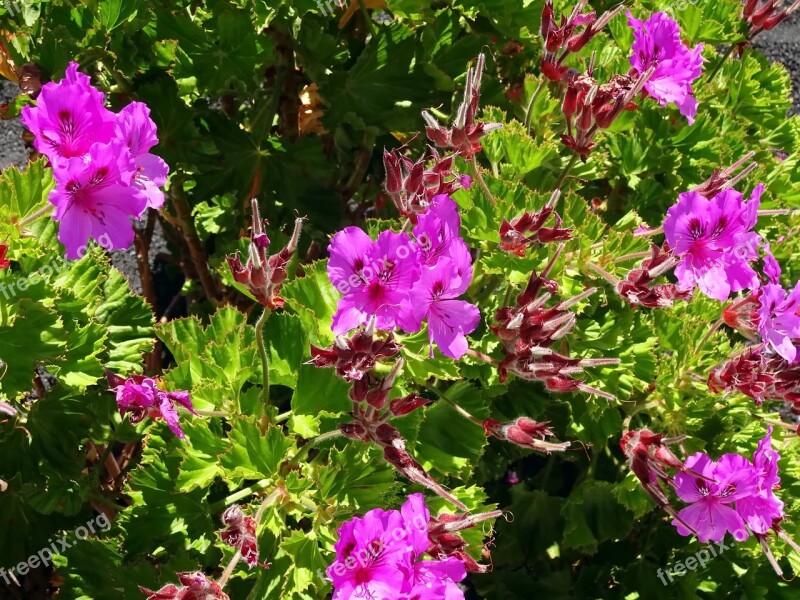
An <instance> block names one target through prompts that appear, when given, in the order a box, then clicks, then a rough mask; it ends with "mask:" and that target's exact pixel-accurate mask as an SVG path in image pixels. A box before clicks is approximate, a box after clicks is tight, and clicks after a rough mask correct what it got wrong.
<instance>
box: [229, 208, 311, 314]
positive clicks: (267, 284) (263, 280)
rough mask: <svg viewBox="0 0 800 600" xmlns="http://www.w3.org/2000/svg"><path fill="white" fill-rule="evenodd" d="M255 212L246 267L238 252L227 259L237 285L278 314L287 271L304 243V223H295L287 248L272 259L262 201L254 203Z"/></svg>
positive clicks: (282, 301) (298, 221)
mask: <svg viewBox="0 0 800 600" xmlns="http://www.w3.org/2000/svg"><path fill="white" fill-rule="evenodd" d="M252 210H253V225H252V236H251V238H250V246H249V252H248V256H247V261H246V262H245V263H242V260H241V258H240V257H239V253H238V252H237V253H236V254H235V255H234V256H228V257H227V260H228V266H229V267H230V269H231V273H232V274H233V279H234V281H236V283H239V284H241V285H243V286H245V287H246V288H247V291H248V292H250V293H251V294H252V295H253V296H254V297H255V299H256V300H258V301H259V302H260V303H261V304H262V305H263V306H266V307H267V308H269V309H270V310H275V309H276V308H281V307H282V306H283V305H284V300H283V298H281V297H280V291H281V286H282V285H283V281H284V280H285V279H286V267H287V266H288V264H289V261H290V260H291V259H292V255H293V254H294V251H295V249H296V248H297V242H298V240H299V239H300V230H301V228H302V225H303V219H299V218H298V219H295V222H294V231H293V232H292V237H291V238H290V239H289V242H288V243H287V244H286V246H284V247H283V249H282V250H281V251H280V252H278V253H277V254H274V255H272V256H268V255H267V248H269V238H268V237H267V234H266V233H264V225H265V222H264V221H262V220H261V216H260V214H259V212H258V200H256V199H255V198H254V199H253V200H252Z"/></svg>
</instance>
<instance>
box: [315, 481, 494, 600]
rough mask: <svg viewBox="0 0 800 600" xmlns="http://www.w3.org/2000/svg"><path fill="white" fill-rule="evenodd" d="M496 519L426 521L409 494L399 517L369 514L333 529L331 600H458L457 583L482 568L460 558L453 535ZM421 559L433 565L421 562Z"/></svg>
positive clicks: (461, 545) (420, 503) (417, 499)
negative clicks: (431, 557) (481, 522)
mask: <svg viewBox="0 0 800 600" xmlns="http://www.w3.org/2000/svg"><path fill="white" fill-rule="evenodd" d="M497 516H499V513H498V512H491V513H485V514H482V515H440V517H438V518H431V515H430V511H429V510H428V507H427V506H426V505H425V498H424V496H423V495H422V494H411V495H410V496H409V497H408V500H407V501H406V502H405V503H404V504H403V506H402V507H401V508H400V510H399V511H398V510H388V511H386V510H382V509H380V508H375V509H373V510H371V511H369V512H367V513H366V514H365V515H364V516H363V517H354V518H353V519H351V520H350V521H347V522H345V523H344V524H342V526H341V527H340V528H339V531H338V534H339V540H338V541H337V542H336V544H335V545H334V548H335V550H336V560H335V561H334V562H333V564H331V566H329V567H328V569H327V573H328V576H329V577H330V578H331V580H332V581H333V587H334V592H333V598H334V600H348V599H350V598H396V599H397V600H439V599H441V598H447V599H448V600H457V599H462V600H463V598H464V592H463V591H462V590H461V588H460V587H459V586H458V585H457V582H459V581H461V580H462V579H464V578H465V577H466V575H467V571H468V570H472V571H483V570H485V568H483V567H482V566H481V565H479V564H478V563H477V562H476V561H475V560H474V559H473V558H471V557H470V556H469V555H468V554H467V553H466V551H465V547H466V542H464V540H463V539H461V538H460V537H459V536H458V535H455V533H454V532H456V531H460V530H463V529H466V528H468V527H472V526H474V525H475V524H477V523H478V522H479V521H482V520H486V519H492V518H496V517H497ZM426 553H427V554H429V555H431V556H433V557H434V558H435V559H436V560H422V559H423V556H424V555H425V554H426ZM470 567H472V568H471V569H470Z"/></svg>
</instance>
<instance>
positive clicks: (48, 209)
mask: <svg viewBox="0 0 800 600" xmlns="http://www.w3.org/2000/svg"><path fill="white" fill-rule="evenodd" d="M52 211H53V206H52V205H51V204H48V205H47V206H43V207H42V208H40V209H39V210H37V211H36V212H34V213H31V214H29V215H28V216H27V217H25V218H24V219H22V220H20V222H19V226H20V227H25V226H26V225H28V224H30V223H33V222H34V221H35V220H36V219H38V218H39V217H43V216H44V215H46V214H47V213H49V212H52Z"/></svg>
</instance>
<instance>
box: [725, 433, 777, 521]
mask: <svg viewBox="0 0 800 600" xmlns="http://www.w3.org/2000/svg"><path fill="white" fill-rule="evenodd" d="M779 460H780V454H778V452H777V451H775V450H773V449H772V427H768V428H767V435H766V436H764V438H763V439H762V440H761V441H759V442H758V448H757V449H756V451H755V453H754V454H753V470H754V472H755V474H756V483H757V489H756V491H755V492H754V493H753V494H751V495H749V496H746V497H744V498H741V499H739V500H737V501H736V512H738V513H739V515H740V516H741V517H742V519H744V522H745V523H746V524H747V527H748V528H749V529H750V531H752V532H753V533H756V534H760V535H764V534H766V533H767V532H768V531H769V530H770V529H772V526H773V524H774V523H776V522H778V521H780V520H781V519H782V518H783V502H781V501H780V500H779V499H778V497H777V496H776V495H775V492H774V491H773V490H775V489H777V487H778V484H779V483H780V481H781V478H780V477H779V476H778V461H779Z"/></svg>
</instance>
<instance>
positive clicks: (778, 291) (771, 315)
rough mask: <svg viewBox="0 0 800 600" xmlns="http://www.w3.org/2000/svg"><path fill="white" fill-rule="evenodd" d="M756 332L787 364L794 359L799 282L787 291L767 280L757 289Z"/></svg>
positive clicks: (799, 321) (799, 318) (798, 326)
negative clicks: (758, 304)
mask: <svg viewBox="0 0 800 600" xmlns="http://www.w3.org/2000/svg"><path fill="white" fill-rule="evenodd" d="M758 300H759V303H760V306H759V308H758V333H759V335H760V336H761V339H763V340H764V342H766V343H767V345H769V346H770V347H771V348H772V349H773V350H775V352H777V353H778V354H780V355H781V356H782V357H783V358H785V359H786V360H787V361H789V362H790V363H793V362H797V360H798V358H799V357H798V353H797V347H796V346H795V345H794V342H793V341H792V340H793V339H797V338H800V316H798V314H797V313H798V311H799V310H800V281H799V282H797V283H796V284H795V286H794V289H793V290H792V291H791V292H789V293H787V292H786V290H784V289H783V287H782V286H781V285H779V284H777V283H768V284H765V285H763V286H761V288H760V289H759V291H758Z"/></svg>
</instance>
